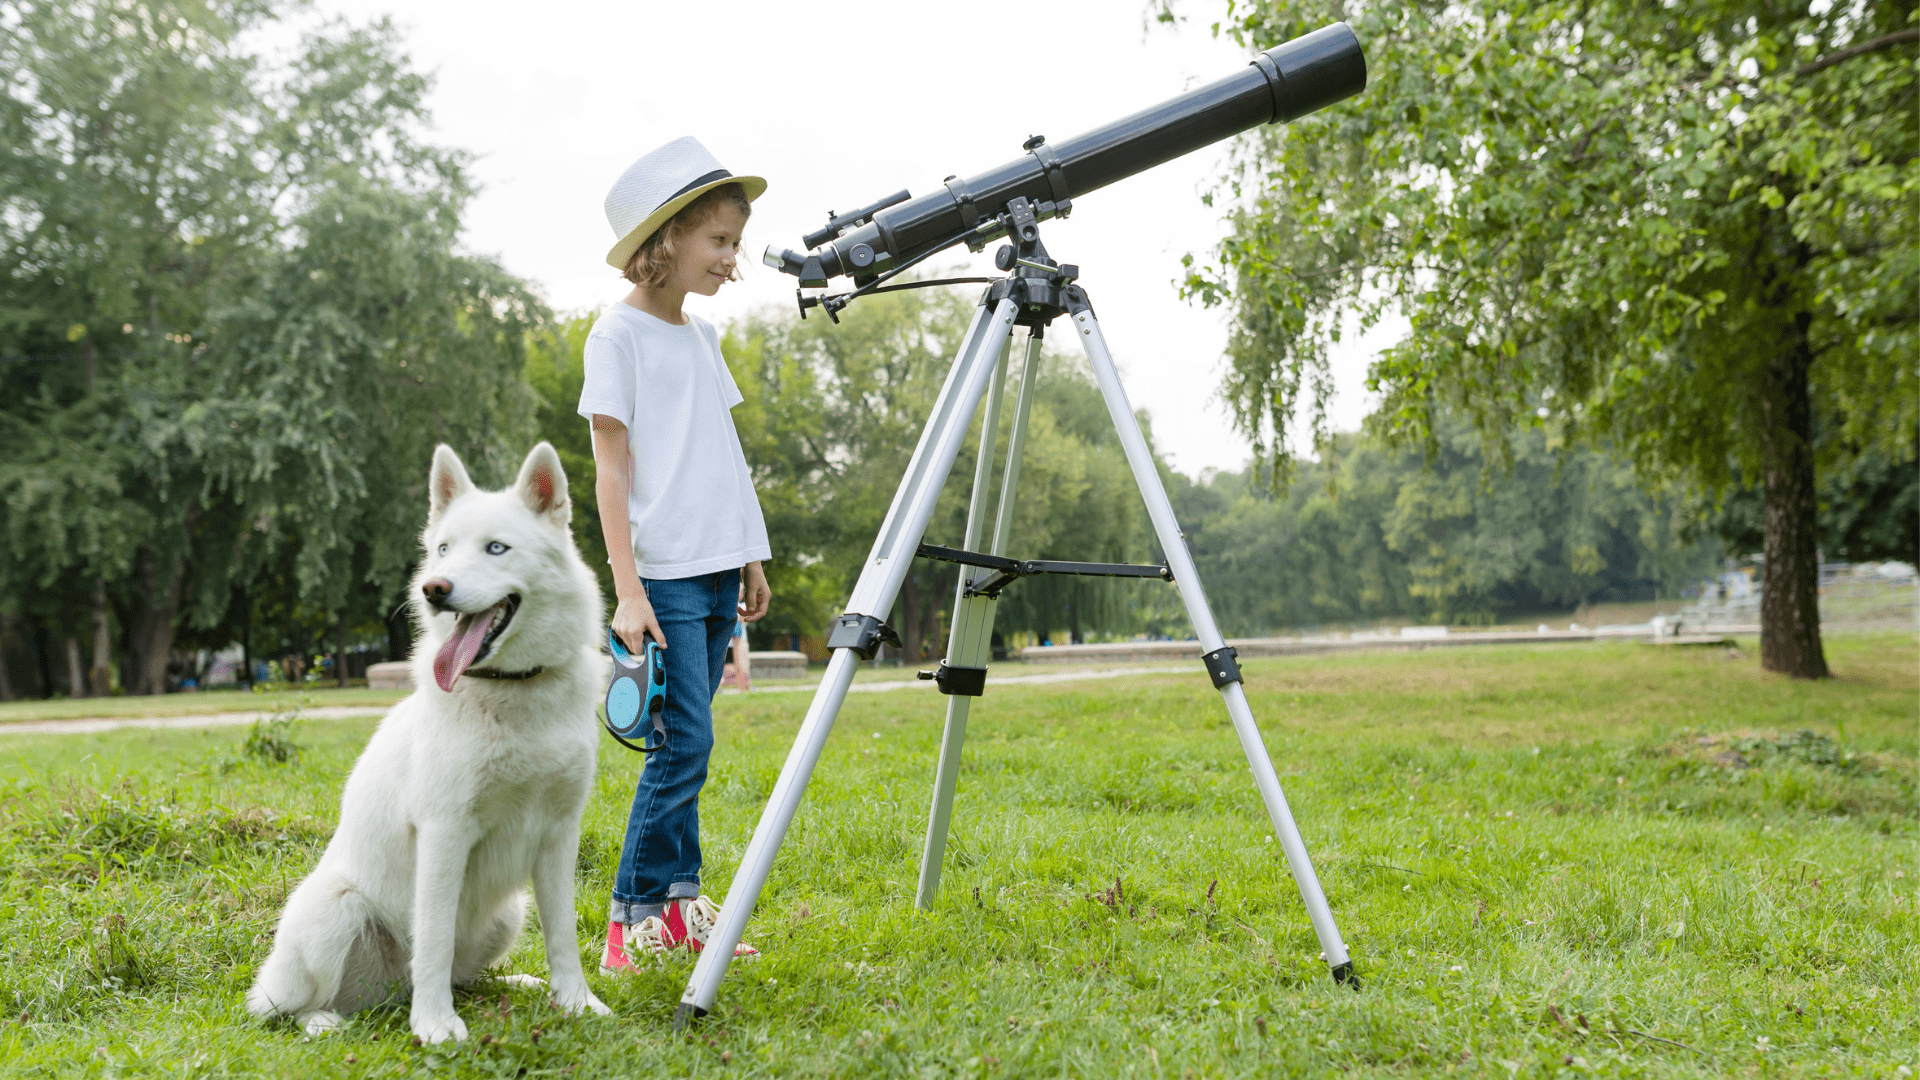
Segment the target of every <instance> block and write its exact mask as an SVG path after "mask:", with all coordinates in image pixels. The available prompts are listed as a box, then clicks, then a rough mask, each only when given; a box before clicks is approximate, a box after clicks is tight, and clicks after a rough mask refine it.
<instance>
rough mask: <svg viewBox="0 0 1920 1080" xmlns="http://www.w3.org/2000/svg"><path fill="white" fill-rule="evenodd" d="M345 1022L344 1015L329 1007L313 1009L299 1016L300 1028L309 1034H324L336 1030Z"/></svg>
mask: <svg viewBox="0 0 1920 1080" xmlns="http://www.w3.org/2000/svg"><path fill="white" fill-rule="evenodd" d="M346 1022H347V1020H346V1017H344V1016H341V1015H340V1014H339V1013H337V1012H334V1011H332V1010H330V1009H315V1010H313V1011H312V1012H310V1013H305V1014H303V1015H302V1016H301V1017H300V1027H301V1030H303V1031H305V1032H306V1033H307V1034H309V1035H325V1034H327V1033H329V1032H332V1031H337V1030H339V1027H340V1025H341V1024H344V1023H346Z"/></svg>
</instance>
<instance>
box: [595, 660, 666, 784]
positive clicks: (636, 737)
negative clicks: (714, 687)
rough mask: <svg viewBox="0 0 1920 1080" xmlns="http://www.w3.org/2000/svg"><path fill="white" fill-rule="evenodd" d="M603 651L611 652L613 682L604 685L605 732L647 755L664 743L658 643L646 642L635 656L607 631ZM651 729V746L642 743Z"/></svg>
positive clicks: (663, 688)
mask: <svg viewBox="0 0 1920 1080" xmlns="http://www.w3.org/2000/svg"><path fill="white" fill-rule="evenodd" d="M607 651H608V652H609V653H611V654H612V655H613V681H612V682H611V683H608V684H607V711H606V717H605V719H604V720H603V721H602V722H603V723H604V724H605V725H606V728H607V733H608V734H609V735H612V736H613V737H614V738H615V739H617V740H618V741H619V742H620V745H622V746H625V747H626V748H627V749H629V750H638V751H640V752H641V753H643V754H651V753H654V752H655V751H657V750H662V749H664V748H665V747H666V745H667V723H666V711H667V669H666V665H665V664H664V663H663V662H662V661H661V656H660V645H659V643H658V642H653V641H649V642H647V644H646V648H645V649H643V650H642V651H641V654H640V656H639V658H638V659H636V658H635V657H634V655H633V654H632V653H630V652H628V651H627V647H626V645H625V644H623V643H622V642H621V640H620V635H618V634H616V633H614V632H613V631H612V630H608V631H607ZM649 727H651V728H652V730H653V745H651V746H648V745H647V743H646V738H647V730H648V728H649Z"/></svg>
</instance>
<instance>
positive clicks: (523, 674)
mask: <svg viewBox="0 0 1920 1080" xmlns="http://www.w3.org/2000/svg"><path fill="white" fill-rule="evenodd" d="M545 670H547V669H546V668H544V667H537V668H528V669H527V670H525V671H489V670H488V669H486V668H468V669H467V670H466V672H465V673H464V674H467V675H471V676H473V677H474V678H476V679H508V680H511V681H513V682H521V681H524V680H526V679H531V678H533V677H534V676H535V675H538V674H540V673H541V672H543V671H545Z"/></svg>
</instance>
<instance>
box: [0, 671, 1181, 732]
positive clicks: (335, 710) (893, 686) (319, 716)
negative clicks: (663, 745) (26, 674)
mask: <svg viewBox="0 0 1920 1080" xmlns="http://www.w3.org/2000/svg"><path fill="white" fill-rule="evenodd" d="M1199 670H1200V667H1199V665H1197V664H1172V665H1161V666H1158V667H1124V668H1106V669H1103V670H1099V671H1049V672H1047V673H1045V674H1043V675H1006V676H1000V677H995V676H988V677H987V685H989V686H1003V687H1014V686H1031V685H1038V684H1044V683H1063V682H1082V681H1085V680H1089V679H1118V678H1121V677H1124V676H1128V675H1163V674H1168V673H1175V672H1177V673H1183V674H1192V673H1195V672H1198V671H1199ZM816 685H818V684H817V683H801V684H795V685H792V686H762V687H756V688H755V689H754V690H753V691H752V694H753V695H754V696H756V697H758V696H760V695H762V694H811V693H813V691H814V687H815V686H816ZM916 688H921V689H926V690H929V691H931V690H932V689H934V686H933V684H932V683H931V682H923V681H921V680H919V679H900V680H897V681H896V680H889V681H886V682H863V683H854V684H853V685H852V686H850V687H848V688H847V692H848V693H853V694H878V693H886V692H888V691H893V690H912V689H916ZM722 696H723V697H729V698H731V697H734V696H736V692H735V691H731V690H728V691H722ZM386 712H387V708H386V707H382V706H375V705H328V706H323V707H320V708H314V709H306V710H303V711H302V712H301V714H300V715H301V717H302V718H303V719H307V720H346V719H351V718H355V717H366V716H385V715H386ZM273 715H275V714H274V713H272V712H270V711H269V712H230V713H202V714H198V715H193V716H85V717H76V718H74V719H71V720H33V721H28V722H26V723H20V724H0V735H91V734H96V733H98V732H102V731H118V730H120V729H121V728H206V727H237V726H239V725H241V724H251V723H253V722H254V721H255V720H264V719H266V718H267V717H270V716H273Z"/></svg>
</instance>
